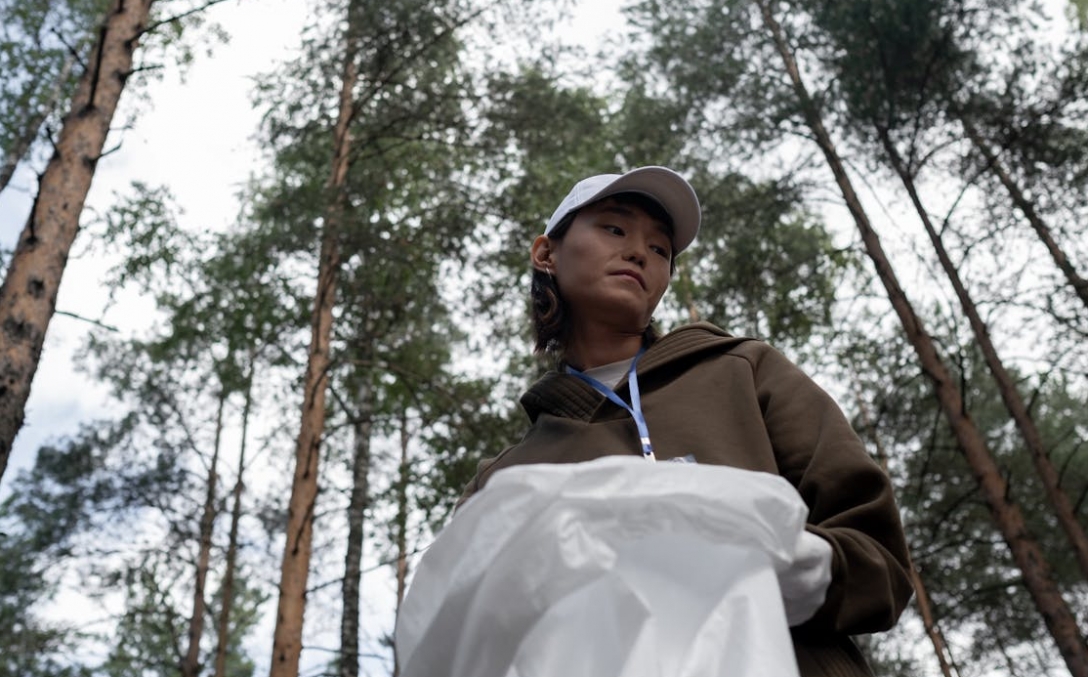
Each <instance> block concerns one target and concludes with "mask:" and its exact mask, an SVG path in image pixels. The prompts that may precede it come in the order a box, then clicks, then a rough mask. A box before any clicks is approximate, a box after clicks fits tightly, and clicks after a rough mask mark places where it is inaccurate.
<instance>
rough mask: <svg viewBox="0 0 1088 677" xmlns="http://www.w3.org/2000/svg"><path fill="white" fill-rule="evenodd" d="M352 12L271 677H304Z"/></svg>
mask: <svg viewBox="0 0 1088 677" xmlns="http://www.w3.org/2000/svg"><path fill="white" fill-rule="evenodd" d="M356 4H357V3H355V2H351V3H349V5H348V11H347V36H346V39H345V49H344V71H343V81H342V83H341V87H340V110H339V113H338V115H337V119H336V130H335V138H334V143H333V158H332V170H331V172H330V174H329V181H328V184H327V195H328V207H327V209H326V211H325V223H324V228H323V230H322V234H321V260H320V263H319V266H318V273H317V293H316V295H315V297H314V309H313V316H312V319H311V326H310V330H311V334H310V351H309V355H308V357H307V360H306V375H305V378H304V382H303V387H304V388H305V391H304V392H303V401H302V421H301V425H300V429H299V434H298V441H297V444H296V447H295V474H294V480H293V482H292V485H291V499H290V502H289V503H288V506H287V538H286V543H285V545H284V552H283V564H282V567H281V569H280V596H279V605H278V608H277V611H276V629H275V633H274V636H273V643H272V664H271V668H270V670H269V677H298V666H299V656H300V654H301V653H302V623H303V615H304V613H305V611H306V581H307V579H308V577H309V574H310V548H311V545H312V542H313V519H314V503H315V501H316V499H317V473H318V459H319V457H320V452H321V437H322V435H323V434H324V432H325V390H326V387H327V386H328V371H329V366H330V361H329V344H330V340H331V338H332V320H333V312H332V311H333V305H334V303H335V300H336V287H337V283H338V281H339V276H340V225H341V224H340V222H341V220H342V219H343V214H344V210H345V207H346V204H345V202H346V201H345V195H344V191H343V186H344V180H345V177H346V176H347V171H348V160H349V155H350V152H351V122H352V119H353V118H354V113H355V110H354V105H353V98H352V92H353V90H354V89H355V83H356V80H358V64H357V63H356V59H357V55H358V51H359V50H358V42H359V40H358V36H357V31H356V29H355V26H356V22H357V21H358V15H359V12H358V10H357V7H356Z"/></svg>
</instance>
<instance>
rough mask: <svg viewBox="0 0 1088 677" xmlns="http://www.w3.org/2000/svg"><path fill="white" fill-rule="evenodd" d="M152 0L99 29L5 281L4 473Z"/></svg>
mask: <svg viewBox="0 0 1088 677" xmlns="http://www.w3.org/2000/svg"><path fill="white" fill-rule="evenodd" d="M152 2H153V0H116V1H115V2H114V4H113V7H112V8H111V10H110V12H109V13H108V15H107V16H106V19H105V22H104V23H103V24H102V26H101V28H100V29H99V32H98V39H97V41H96V43H95V46H94V49H93V50H92V51H91V57H90V61H89V64H88V68H87V70H86V72H84V73H83V75H82V76H81V77H80V79H79V84H78V85H77V87H76V91H75V94H73V96H72V102H71V105H70V107H69V111H68V113H67V115H65V117H64V123H63V125H62V127H61V130H60V136H59V137H58V139H57V142H56V144H55V147H54V151H53V156H52V157H51V158H50V160H49V164H48V165H46V168H45V172H44V173H43V174H42V176H41V179H40V181H39V187H38V195H37V197H36V198H35V200H34V205H33V207H32V208H31V210H30V216H29V217H28V218H27V222H26V226H25V227H24V228H23V232H22V234H21V235H20V236H19V242H18V244H17V245H16V247H15V252H14V254H13V255H12V258H11V263H10V264H9V266H8V271H7V275H6V276H5V277H4V282H3V284H2V285H0V477H3V474H4V470H5V469H6V468H7V464H8V457H9V456H10V455H11V447H12V443H13V442H14V440H15V435H16V434H17V433H18V432H19V429H20V428H21V427H22V425H23V418H24V416H25V413H26V401H27V398H29V397H30V384H31V382H32V381H33V380H34V373H35V372H36V371H37V368H38V360H39V359H40V358H41V354H42V345H43V344H44V342H45V332H46V330H47V329H48V327H49V320H50V319H51V318H52V317H53V312H54V310H55V309H56V303H57V291H58V290H59V289H60V281H61V277H62V276H63V274H64V266H65V264H66V263H67V261H68V253H69V251H71V248H72V243H73V242H74V241H75V238H76V234H77V233H78V232H79V216H80V212H82V210H83V203H84V202H85V201H86V199H87V192H88V191H89V190H90V188H91V179H92V177H93V176H94V170H95V166H96V165H97V163H98V160H99V158H100V157H101V156H102V148H103V146H104V145H105V143H106V135H107V134H108V133H109V129H110V122H111V121H112V120H113V114H114V111H116V110H117V102H118V100H119V99H120V98H121V92H122V91H123V90H124V88H125V82H126V81H127V79H128V76H129V75H130V74H131V72H132V54H133V51H134V50H135V49H136V46H137V43H138V41H139V38H140V36H141V34H142V32H143V30H144V27H145V26H146V25H147V20H148V14H149V12H150V10H151V4H152Z"/></svg>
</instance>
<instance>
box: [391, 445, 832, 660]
mask: <svg viewBox="0 0 1088 677" xmlns="http://www.w3.org/2000/svg"><path fill="white" fill-rule="evenodd" d="M807 513H808V509H807V507H806V506H805V505H804V503H803V502H802V500H801V498H800V496H798V494H797V492H796V491H795V490H794V489H793V487H792V486H790V484H789V483H788V482H787V481H786V480H784V479H782V478H781V477H778V476H776V475H771V474H768V473H758V472H751V471H746V470H739V469H736V468H728V467H723V466H710V465H698V464H688V463H667V462H665V463H647V462H646V461H644V460H642V459H641V458H636V457H623V456H612V457H605V458H602V459H599V460H596V461H592V462H589V463H578V464H543V465H522V466H515V467H511V468H507V469H504V470H502V471H499V472H497V473H495V475H494V476H493V477H492V478H491V479H490V480H489V482H488V484H487V485H486V486H485V488H484V489H483V490H482V491H480V492H479V493H478V494H476V495H475V496H473V497H472V498H471V499H470V500H469V501H468V502H466V503H465V504H464V505H463V506H462V507H461V509H460V510H459V511H458V513H457V514H456V516H455V517H454V519H452V520H451V521H450V523H449V524H448V525H447V526H446V528H445V529H444V530H443V531H442V532H441V534H439V536H438V538H437V540H436V541H435V542H434V544H433V545H432V546H431V547H430V548H429V549H428V550H427V552H426V553H425V554H424V556H423V557H422V559H421V561H420V564H419V566H418V568H417V570H416V573H415V577H414V579H413V581H412V584H411V587H410V588H409V590H408V594H407V596H406V597H405V600H404V603H403V604H402V606H401V611H400V616H399V618H398V620H397V627H396V635H395V636H396V650H397V656H398V659H399V661H400V665H401V673H400V674H401V675H402V677H578V676H581V675H585V676H586V677H666V676H667V677H714V676H722V677H725V676H728V677H757V676H759V677H764V676H765V677H796V676H797V674H798V673H797V664H796V659H795V658H794V653H793V644H792V642H791V640H790V635H789V629H788V627H787V621H786V613H785V610H784V607H783V602H782V593H781V591H780V588H779V582H778V578H777V576H776V571H778V572H784V571H787V570H788V569H789V568H790V566H791V564H792V563H793V561H794V556H795V552H796V551H797V550H798V545H799V543H800V542H801V541H802V534H804V523H805V516H806V515H807ZM808 536H809V537H812V535H811V534H809V535H808ZM817 540H822V539H817ZM827 552H828V564H829V562H830V559H829V557H830V548H828V549H827ZM829 572H830V570H829V568H828V572H827V577H828V578H829V576H830V573H829ZM824 588H826V583H824ZM822 594H823V593H822V591H821V592H820V600H819V601H822ZM817 606H818V602H817ZM812 610H813V611H814V610H815V607H813V609H812ZM809 614H811V612H809Z"/></svg>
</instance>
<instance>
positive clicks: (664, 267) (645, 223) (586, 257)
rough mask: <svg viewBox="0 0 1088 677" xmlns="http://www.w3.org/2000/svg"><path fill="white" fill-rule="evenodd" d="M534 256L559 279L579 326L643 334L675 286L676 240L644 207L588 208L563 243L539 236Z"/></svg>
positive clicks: (607, 204)
mask: <svg viewBox="0 0 1088 677" xmlns="http://www.w3.org/2000/svg"><path fill="white" fill-rule="evenodd" d="M532 257H533V265H534V267H536V268H537V269H538V270H544V271H546V272H550V273H551V274H552V275H554V276H555V279H556V282H557V284H558V286H559V293H560V294H561V295H562V297H563V299H564V300H565V301H566V302H567V305H568V307H569V309H570V311H571V315H572V319H573V321H574V322H576V323H577V322H587V321H594V322H596V321H605V322H609V323H611V324H614V325H617V326H622V328H624V329H629V330H630V331H632V332H634V333H641V332H642V330H644V329H645V328H646V326H647V325H649V323H650V318H651V316H652V315H653V312H654V310H655V309H656V308H657V304H658V302H659V301H660V300H661V296H662V295H663V294H664V293H665V289H666V288H668V286H669V277H670V271H671V262H672V239H671V238H670V236H669V233H668V228H667V226H666V225H665V224H664V223H662V222H660V221H657V220H654V219H653V218H651V217H650V216H649V215H648V214H646V212H644V211H643V210H642V209H640V208H638V207H635V206H633V205H627V204H621V203H618V202H616V201H615V200H612V199H608V198H606V199H604V200H601V201H600V202H596V203H594V204H592V205H589V206H588V207H584V208H582V210H581V211H579V212H578V213H577V214H576V215H575V217H574V221H573V223H571V225H570V228H569V230H568V231H567V233H566V235H564V236H563V237H562V238H561V239H559V240H552V239H549V238H548V237H546V236H543V235H542V236H540V237H538V238H537V239H536V241H535V242H534V243H533V249H532Z"/></svg>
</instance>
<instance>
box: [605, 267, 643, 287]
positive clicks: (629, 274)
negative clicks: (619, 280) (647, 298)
mask: <svg viewBox="0 0 1088 677" xmlns="http://www.w3.org/2000/svg"><path fill="white" fill-rule="evenodd" d="M612 274H613V275H619V276H623V277H629V278H631V279H632V280H634V281H635V282H638V284H639V286H640V287H642V288H643V289H645V288H646V280H644V279H643V278H642V276H641V275H639V274H638V273H637V272H635V271H633V270H618V271H616V272H614V273H612Z"/></svg>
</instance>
